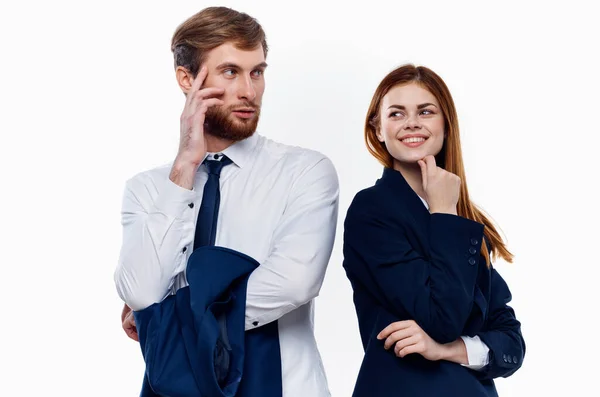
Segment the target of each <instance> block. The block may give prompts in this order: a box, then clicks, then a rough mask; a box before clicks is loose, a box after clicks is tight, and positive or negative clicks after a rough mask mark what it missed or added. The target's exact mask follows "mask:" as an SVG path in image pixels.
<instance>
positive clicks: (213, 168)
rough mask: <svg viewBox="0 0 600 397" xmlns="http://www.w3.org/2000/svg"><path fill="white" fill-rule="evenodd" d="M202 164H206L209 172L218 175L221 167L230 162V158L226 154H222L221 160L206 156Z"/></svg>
mask: <svg viewBox="0 0 600 397" xmlns="http://www.w3.org/2000/svg"><path fill="white" fill-rule="evenodd" d="M204 164H205V165H206V169H207V170H208V173H209V174H212V175H216V176H220V175H221V170H222V169H223V167H225V166H226V165H228V164H231V160H230V159H229V157H227V156H223V158H222V159H221V160H209V159H208V158H207V159H206V160H204Z"/></svg>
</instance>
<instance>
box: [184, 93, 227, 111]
mask: <svg viewBox="0 0 600 397" xmlns="http://www.w3.org/2000/svg"><path fill="white" fill-rule="evenodd" d="M223 92H225V90H224V89H223V88H217V87H210V88H203V89H201V90H200V91H196V92H195V93H194V94H191V95H192V99H191V100H190V102H189V103H188V104H187V105H186V106H187V107H186V112H187V113H188V114H193V113H194V112H196V109H197V108H198V106H200V105H202V103H204V101H206V100H207V99H208V98H211V97H217V96H221V95H223Z"/></svg>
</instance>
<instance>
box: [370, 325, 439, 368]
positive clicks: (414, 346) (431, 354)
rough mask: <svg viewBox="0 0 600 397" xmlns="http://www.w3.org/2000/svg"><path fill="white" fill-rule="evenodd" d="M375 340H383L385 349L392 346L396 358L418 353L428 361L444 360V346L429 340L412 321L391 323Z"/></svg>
mask: <svg viewBox="0 0 600 397" xmlns="http://www.w3.org/2000/svg"><path fill="white" fill-rule="evenodd" d="M377 339H379V340H382V339H385V343H384V347H385V349H386V350H387V349H390V348H391V347H392V346H393V347H394V353H395V354H396V356H398V357H404V356H406V355H407V354H412V353H418V354H420V355H422V356H423V357H425V358H426V359H427V360H430V361H437V360H441V359H443V358H444V351H445V347H444V345H442V344H439V343H437V342H436V341H434V340H433V339H431V337H430V336H429V335H427V333H426V332H425V331H423V329H422V328H421V327H419V325H418V324H417V323H416V322H415V321H414V320H406V321H397V322H395V323H391V324H390V325H388V326H387V327H385V328H384V329H383V330H382V331H381V332H380V333H379V335H377Z"/></svg>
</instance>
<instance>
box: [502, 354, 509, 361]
mask: <svg viewBox="0 0 600 397" xmlns="http://www.w3.org/2000/svg"><path fill="white" fill-rule="evenodd" d="M502 359H503V360H504V362H505V363H507V362H508V359H507V358H506V354H503V355H502Z"/></svg>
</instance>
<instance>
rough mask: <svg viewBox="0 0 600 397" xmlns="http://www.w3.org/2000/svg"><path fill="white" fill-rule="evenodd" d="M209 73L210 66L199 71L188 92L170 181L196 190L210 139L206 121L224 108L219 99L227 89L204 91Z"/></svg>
mask: <svg viewBox="0 0 600 397" xmlns="http://www.w3.org/2000/svg"><path fill="white" fill-rule="evenodd" d="M207 75H208V71H207V68H206V66H204V67H202V69H201V70H200V71H199V72H198V75H197V76H196V78H195V79H194V82H193V83H192V87H191V88H190V91H189V92H188V93H187V98H186V101H185V106H184V108H183V112H182V113H181V120H180V124H181V127H180V128H181V130H180V136H179V150H178V152H177V157H176V158H175V161H174V162H173V167H172V169H171V175H170V176H169V178H170V179H171V181H173V183H175V184H177V185H179V186H181V187H183V188H186V189H190V190H191V189H192V187H193V185H194V175H195V174H196V170H197V169H198V167H199V166H200V164H201V163H202V160H204V156H205V155H206V137H205V136H204V121H205V118H206V112H207V110H208V109H209V108H210V107H213V106H218V105H223V103H224V102H223V101H222V100H221V99H218V98H216V97H217V96H221V95H223V93H224V92H225V90H224V89H223V88H217V87H211V88H202V89H201V87H202V83H203V82H204V80H205V79H206V76H207Z"/></svg>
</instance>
